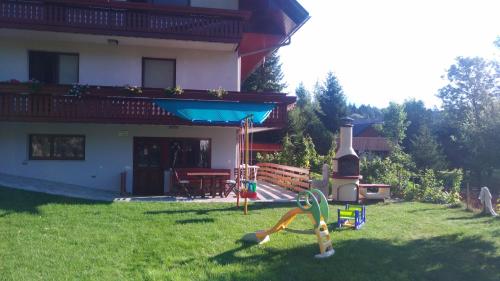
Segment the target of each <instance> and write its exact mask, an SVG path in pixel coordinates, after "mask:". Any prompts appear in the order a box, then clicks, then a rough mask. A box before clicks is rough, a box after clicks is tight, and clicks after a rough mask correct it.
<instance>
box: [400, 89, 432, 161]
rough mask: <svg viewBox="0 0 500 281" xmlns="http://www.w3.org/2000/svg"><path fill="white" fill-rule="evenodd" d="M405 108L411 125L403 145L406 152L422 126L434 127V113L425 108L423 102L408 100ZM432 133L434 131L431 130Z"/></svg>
mask: <svg viewBox="0 0 500 281" xmlns="http://www.w3.org/2000/svg"><path fill="white" fill-rule="evenodd" d="M403 106H404V110H405V112H406V119H407V120H408V122H409V124H408V128H407V129H406V137H405V138H404V139H403V142H402V144H403V147H404V148H405V149H406V151H409V149H410V146H411V141H412V140H413V139H414V138H415V137H416V136H417V135H418V134H419V133H420V130H421V127H422V126H425V127H426V128H427V129H431V128H433V127H434V126H433V122H432V118H433V112H432V110H430V109H427V108H425V104H424V102H423V101H421V100H415V99H410V100H406V101H405V102H404V104H403ZM430 133H432V130H430Z"/></svg>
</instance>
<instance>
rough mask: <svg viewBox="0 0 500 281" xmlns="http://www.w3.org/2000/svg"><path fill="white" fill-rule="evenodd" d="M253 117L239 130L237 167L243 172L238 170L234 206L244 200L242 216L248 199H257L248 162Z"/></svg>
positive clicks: (250, 150) (250, 153)
mask: <svg viewBox="0 0 500 281" xmlns="http://www.w3.org/2000/svg"><path fill="white" fill-rule="evenodd" d="M252 117H253V116H251V115H250V116H248V117H247V118H245V119H244V120H243V121H242V123H241V129H240V143H239V147H240V155H239V158H240V161H239V162H240V165H239V166H238V167H241V166H243V167H244V172H243V175H242V173H241V172H240V171H239V170H238V174H237V179H236V182H237V183H236V185H237V186H238V187H239V188H238V190H239V192H238V193H237V195H236V205H237V206H238V207H239V206H240V197H241V198H244V199H245V201H244V210H243V212H244V214H245V215H246V214H248V199H249V198H251V199H255V198H257V182H255V181H251V180H249V178H250V171H249V166H250V162H252V143H253V135H251V131H252V128H253V121H252Z"/></svg>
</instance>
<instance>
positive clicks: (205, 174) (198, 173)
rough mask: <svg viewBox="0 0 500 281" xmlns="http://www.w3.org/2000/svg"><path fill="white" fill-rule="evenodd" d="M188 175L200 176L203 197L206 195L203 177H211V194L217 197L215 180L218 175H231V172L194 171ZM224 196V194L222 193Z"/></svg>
mask: <svg viewBox="0 0 500 281" xmlns="http://www.w3.org/2000/svg"><path fill="white" fill-rule="evenodd" d="M186 175H187V176H188V177H199V178H200V191H201V194H202V197H205V190H204V189H203V179H204V178H210V181H211V185H210V195H211V196H212V197H215V181H216V178H217V177H230V176H231V173H229V172H210V171H206V172H205V171H193V172H187V173H186ZM221 196H222V195H221Z"/></svg>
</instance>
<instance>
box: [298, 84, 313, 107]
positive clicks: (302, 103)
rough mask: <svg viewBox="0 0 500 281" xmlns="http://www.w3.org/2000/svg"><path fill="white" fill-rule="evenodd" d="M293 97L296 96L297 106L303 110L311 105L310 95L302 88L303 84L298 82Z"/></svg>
mask: <svg viewBox="0 0 500 281" xmlns="http://www.w3.org/2000/svg"><path fill="white" fill-rule="evenodd" d="M295 95H296V96H297V106H298V107H300V108H304V107H306V106H308V105H311V94H310V93H309V91H308V90H307V89H306V87H305V86H304V83H302V82H300V84H299V86H298V87H297V89H295Z"/></svg>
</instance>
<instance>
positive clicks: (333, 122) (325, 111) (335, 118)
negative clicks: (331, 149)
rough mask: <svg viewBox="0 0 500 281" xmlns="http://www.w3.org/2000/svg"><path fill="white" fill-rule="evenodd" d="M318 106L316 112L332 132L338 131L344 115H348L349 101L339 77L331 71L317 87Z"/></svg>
mask: <svg viewBox="0 0 500 281" xmlns="http://www.w3.org/2000/svg"><path fill="white" fill-rule="evenodd" d="M315 94H316V100H317V102H318V108H317V109H316V113H317V115H318V117H319V119H320V120H321V122H322V123H323V125H324V126H325V128H327V129H328V130H329V131H330V132H332V133H336V132H338V130H339V128H340V125H341V121H340V119H342V118H343V117H346V115H347V103H346V97H345V96H344V91H343V90H342V87H341V86H340V84H339V81H338V80H337V77H335V75H333V73H332V72H329V73H328V75H327V77H326V80H325V82H324V84H323V85H319V86H317V88H316V93H315Z"/></svg>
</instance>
